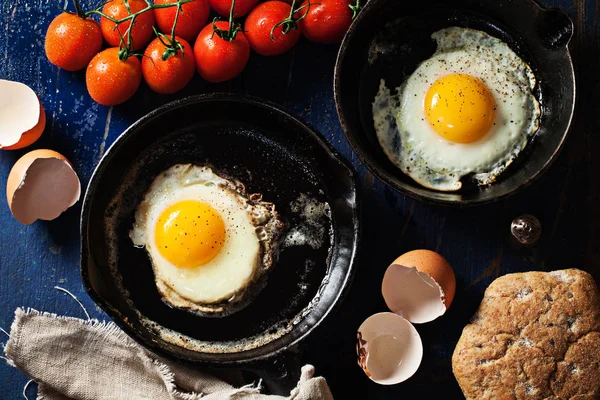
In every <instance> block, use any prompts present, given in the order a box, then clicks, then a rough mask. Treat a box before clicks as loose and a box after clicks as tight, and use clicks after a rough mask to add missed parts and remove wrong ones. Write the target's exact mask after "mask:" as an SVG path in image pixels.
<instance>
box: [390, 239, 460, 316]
mask: <svg viewBox="0 0 600 400" xmlns="http://www.w3.org/2000/svg"><path fill="white" fill-rule="evenodd" d="M455 291H456V277H455V275H454V271H453V270H452V267H451V266H450V264H448V262H447V261H446V260H445V259H444V258H443V257H442V256H441V255H439V254H438V253H436V252H433V251H430V250H414V251H411V252H408V253H406V254H403V255H401V256H400V257H398V258H397V259H396V260H395V261H394V262H393V263H392V265H390V266H389V267H388V269H387V270H386V272H385V275H384V277H383V283H382V285H381V292H382V294H383V298H384V300H385V303H386V304H387V306H388V308H389V309H390V310H391V311H393V312H394V313H396V314H398V315H401V316H403V317H404V318H406V319H407V320H409V321H410V322H412V323H416V324H421V323H425V322H430V321H433V320H434V319H436V318H438V317H440V316H441V315H443V314H444V313H445V312H446V310H447V309H448V307H450V304H451V303H452V300H453V299H454V293H455Z"/></svg>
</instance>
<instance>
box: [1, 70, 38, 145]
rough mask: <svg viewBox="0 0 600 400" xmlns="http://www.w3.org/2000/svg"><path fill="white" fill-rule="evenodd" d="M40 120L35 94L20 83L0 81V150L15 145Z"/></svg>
mask: <svg viewBox="0 0 600 400" xmlns="http://www.w3.org/2000/svg"><path fill="white" fill-rule="evenodd" d="M39 119H40V102H39V100H38V97H37V95H36V94H35V92H34V91H33V90H32V89H31V88H30V87H29V86H27V85H24V84H22V83H20V82H13V81H7V80H4V79H0V148H2V147H7V146H12V145H14V144H16V143H17V142H18V141H19V139H21V135H22V134H23V133H25V132H27V131H28V130H30V129H32V128H33V127H34V126H36V124H37V123H38V121H39Z"/></svg>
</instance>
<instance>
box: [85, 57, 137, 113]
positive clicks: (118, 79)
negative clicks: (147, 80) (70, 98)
mask: <svg viewBox="0 0 600 400" xmlns="http://www.w3.org/2000/svg"><path fill="white" fill-rule="evenodd" d="M141 81H142V67H141V66H140V60H138V59H137V58H136V57H129V58H127V59H126V60H120V59H119V48H118V47H111V48H108V49H106V50H104V51H101V52H100V53H98V54H96V57H94V58H92V61H91V62H90V65H88V67H87V70H86V72H85V83H86V86H87V89H88V92H89V94H90V96H92V99H94V101H96V102H97V103H100V104H102V105H105V106H114V105H117V104H121V103H124V102H125V101H127V100H129V98H130V97H131V96H133V94H134V93H135V91H136V90H137V89H138V87H139V86H140V83H141Z"/></svg>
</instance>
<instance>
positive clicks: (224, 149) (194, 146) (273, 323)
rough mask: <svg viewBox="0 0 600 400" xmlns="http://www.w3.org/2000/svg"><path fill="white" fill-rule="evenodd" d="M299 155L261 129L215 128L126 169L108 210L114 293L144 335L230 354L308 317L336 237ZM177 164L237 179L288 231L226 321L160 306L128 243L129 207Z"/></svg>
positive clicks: (142, 255)
mask: <svg viewBox="0 0 600 400" xmlns="http://www.w3.org/2000/svg"><path fill="white" fill-rule="evenodd" d="M300 146H301V144H300ZM298 154H299V153H298V152H295V151H290V149H289V148H286V147H285V146H283V145H282V144H281V143H278V142H276V141H273V140H271V139H270V138H268V137H267V136H265V135H263V134H262V133H261V132H260V130H259V129H254V128H253V127H248V126H246V127H244V128H240V127H239V126H237V125H235V124H227V123H224V122H223V121H221V122H220V123H219V124H205V125H195V126H192V127H189V128H185V129H182V130H177V131H175V132H171V133H169V134H167V135H166V136H164V137H163V138H161V139H160V140H158V141H156V142H155V143H153V144H152V145H150V146H149V147H147V148H146V149H145V150H144V151H143V152H142V153H141V154H139V155H138V156H137V157H136V159H135V162H134V163H133V164H132V165H130V166H128V168H127V172H126V173H125V174H124V176H123V177H121V184H120V186H119V187H118V189H117V191H116V192H115V195H114V197H113V201H112V202H111V204H110V206H109V207H108V208H107V210H106V213H105V229H106V237H107V240H108V243H107V248H108V253H109V262H110V264H111V268H112V269H113V271H112V272H113V274H114V276H115V281H116V282H117V286H119V288H118V289H119V290H120V291H122V292H123V293H122V294H123V296H124V297H125V298H126V299H127V302H128V303H129V305H130V307H131V308H132V309H133V310H135V312H136V314H137V315H138V318H139V319H140V322H141V323H142V324H144V325H145V326H146V328H147V329H149V330H151V331H153V332H154V333H155V335H157V336H158V337H160V338H161V339H162V340H164V341H166V342H169V343H171V344H173V345H176V346H180V347H184V348H187V349H190V350H195V351H200V352H204V353H235V352H239V351H243V350H249V349H253V348H256V347H260V346H262V345H264V344H266V343H268V342H271V341H273V340H275V339H277V338H279V337H281V336H283V335H285V334H286V333H287V332H289V330H290V329H291V328H292V327H293V325H294V324H295V323H296V322H298V321H299V320H300V319H301V316H302V315H303V314H305V313H307V310H308V309H309V308H310V307H311V306H312V304H313V303H314V302H313V299H314V298H315V297H316V296H318V293H319V290H320V287H321V285H322V283H323V282H324V281H326V280H327V274H328V267H329V260H330V257H331V251H332V244H333V241H334V237H333V226H332V221H331V215H330V209H329V205H328V199H327V196H326V195H325V192H324V191H323V189H322V188H321V183H320V181H319V179H318V177H317V175H316V174H315V171H313V168H314V167H313V166H312V165H311V162H310V161H311V160H310V159H307V158H303V157H302V156H299V155H298ZM178 163H192V164H196V165H208V166H210V167H211V168H213V169H214V170H215V172H217V173H218V174H219V175H222V176H227V177H231V178H234V179H237V180H239V181H240V182H242V183H244V184H245V185H246V188H247V191H248V193H261V194H262V195H263V199H264V200H265V201H269V202H273V203H274V204H275V206H276V210H277V211H278V212H279V214H280V216H281V219H282V221H283V222H284V224H285V229H284V232H283V234H282V238H281V246H280V250H279V254H278V257H277V258H276V261H275V263H274V265H273V268H272V270H271V271H270V273H269V275H268V278H267V284H266V286H265V287H264V288H263V289H262V291H260V293H258V295H257V296H256V298H255V299H254V301H252V302H251V303H250V304H248V305H247V306H246V307H245V308H244V309H242V310H240V311H238V312H236V313H234V314H232V315H229V316H226V317H223V318H208V317H202V316H198V315H194V314H192V313H190V312H187V311H184V310H179V309H174V308H171V307H169V306H168V305H166V304H165V303H164V302H163V301H162V300H161V298H160V295H159V293H158V291H157V289H156V285H155V281H154V275H153V270H152V266H151V264H150V260H149V258H148V256H147V253H146V251H145V250H144V249H141V248H135V247H134V246H133V244H132V242H131V240H130V238H129V230H130V229H131V228H132V226H133V222H134V218H133V216H134V213H135V210H136V207H137V205H138V204H139V203H140V202H141V200H142V198H143V196H144V193H145V192H146V190H147V189H148V187H149V186H150V184H151V182H152V180H153V179H154V177H155V176H156V175H158V174H159V173H160V172H162V171H164V170H166V169H168V168H169V167H171V166H172V165H174V164H178ZM282 299H283V300H282Z"/></svg>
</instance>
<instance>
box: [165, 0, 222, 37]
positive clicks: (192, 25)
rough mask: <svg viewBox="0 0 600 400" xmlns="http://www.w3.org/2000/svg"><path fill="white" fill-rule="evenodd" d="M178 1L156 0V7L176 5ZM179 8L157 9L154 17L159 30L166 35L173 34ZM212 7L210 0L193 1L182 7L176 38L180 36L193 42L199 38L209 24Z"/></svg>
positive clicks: (176, 28)
mask: <svg viewBox="0 0 600 400" xmlns="http://www.w3.org/2000/svg"><path fill="white" fill-rule="evenodd" d="M175 2H177V0H155V1H154V4H155V5H161V4H170V3H175ZM176 13H177V7H168V8H155V9H154V16H155V17H156V24H157V25H158V29H159V30H160V31H161V32H162V33H164V34H165V35H170V34H171V29H172V28H173V22H174V21H175V14H176ZM209 14H210V7H209V6H208V0H193V1H191V2H189V3H185V4H183V5H182V6H181V11H179V17H178V18H177V26H176V27H175V36H179V37H180V38H183V39H185V40H187V41H188V42H191V41H193V40H194V39H196V36H198V33H199V32H200V30H201V29H202V27H204V26H205V25H206V23H207V22H208V15H209Z"/></svg>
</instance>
